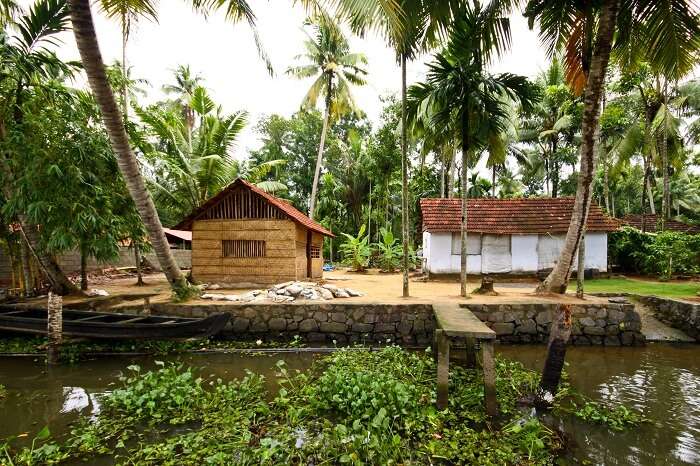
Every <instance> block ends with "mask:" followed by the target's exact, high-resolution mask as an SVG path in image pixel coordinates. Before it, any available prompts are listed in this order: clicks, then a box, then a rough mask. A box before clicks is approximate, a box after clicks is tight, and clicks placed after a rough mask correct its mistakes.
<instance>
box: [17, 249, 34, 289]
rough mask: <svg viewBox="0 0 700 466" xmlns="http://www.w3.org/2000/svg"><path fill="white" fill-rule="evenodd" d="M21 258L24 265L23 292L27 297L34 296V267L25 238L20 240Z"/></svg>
mask: <svg viewBox="0 0 700 466" xmlns="http://www.w3.org/2000/svg"><path fill="white" fill-rule="evenodd" d="M19 243H20V248H19V257H20V261H21V265H22V282H23V288H24V289H23V292H24V296H25V297H29V296H33V295H34V281H33V280H32V266H31V264H30V263H29V261H30V260H31V257H30V255H29V247H28V246H27V242H26V241H24V238H22V237H20V239H19Z"/></svg>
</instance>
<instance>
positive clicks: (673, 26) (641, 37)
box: [525, 0, 700, 362]
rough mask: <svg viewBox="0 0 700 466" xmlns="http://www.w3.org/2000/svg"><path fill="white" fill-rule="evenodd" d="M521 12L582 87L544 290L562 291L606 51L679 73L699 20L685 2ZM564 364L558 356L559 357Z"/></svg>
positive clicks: (589, 170) (579, 233) (616, 2)
mask: <svg viewBox="0 0 700 466" xmlns="http://www.w3.org/2000/svg"><path fill="white" fill-rule="evenodd" d="M525 15H526V16H527V17H528V19H529V22H530V26H531V27H532V26H533V25H534V23H535V21H537V22H538V23H539V26H540V32H539V35H540V38H541V40H542V42H543V43H544V45H545V47H546V48H547V50H548V52H549V54H550V55H552V56H553V55H554V54H555V53H557V52H558V51H559V50H562V49H564V50H565V60H564V61H565V68H566V77H567V82H568V83H569V84H570V85H572V87H573V88H574V89H575V90H577V91H579V92H582V93H583V101H584V108H583V118H582V125H581V146H580V168H579V176H578V179H577V188H576V198H575V201H574V208H573V212H572V215H571V222H570V224H569V229H568V231H567V235H566V238H565V240H564V245H563V247H562V250H561V253H560V255H559V259H558V260H557V262H556V264H555V266H554V268H553V270H552V272H551V273H550V274H549V276H548V277H547V278H546V279H545V280H544V281H543V282H542V283H541V284H540V285H539V286H538V288H537V291H538V292H541V293H547V292H554V293H564V292H565V291H566V286H567V283H568V280H569V276H570V273H571V268H572V265H573V260H574V257H575V254H576V251H577V250H578V246H579V243H580V241H581V238H582V237H583V230H584V227H585V224H586V220H587V217H588V210H589V207H590V205H591V202H592V191H593V190H592V183H593V174H594V171H595V154H596V151H597V143H598V136H597V134H598V129H599V128H598V126H599V125H598V120H599V116H600V104H601V101H602V96H603V88H604V86H603V85H604V83H605V76H606V73H607V70H608V63H609V61H610V56H611V51H613V48H614V51H615V54H616V59H617V60H618V61H619V62H620V63H621V64H622V66H625V65H626V64H628V63H631V62H633V61H634V60H635V59H637V58H638V57H639V56H644V57H646V58H647V59H648V61H649V62H650V63H651V64H652V68H654V69H655V70H657V71H658V72H659V74H662V75H664V76H667V77H669V78H672V79H678V78H679V77H680V76H683V75H684V74H685V73H687V72H688V70H690V69H692V67H693V66H694V64H695V62H696V57H697V51H698V49H699V48H700V25H699V24H698V14H697V11H695V7H693V6H692V5H691V2H688V1H687V0H669V1H664V2H650V1H647V0H607V1H603V2H599V3H596V2H560V1H557V0H530V1H529V2H528V5H527V7H526V12H525ZM562 362H563V360H562Z"/></svg>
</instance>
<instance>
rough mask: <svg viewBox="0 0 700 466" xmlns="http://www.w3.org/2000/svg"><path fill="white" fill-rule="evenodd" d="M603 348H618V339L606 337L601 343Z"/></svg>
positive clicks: (611, 336) (610, 336)
mask: <svg viewBox="0 0 700 466" xmlns="http://www.w3.org/2000/svg"><path fill="white" fill-rule="evenodd" d="M603 343H604V344H605V346H620V339H619V338H618V337H617V336H613V335H608V336H606V337H605V340H604V341H603Z"/></svg>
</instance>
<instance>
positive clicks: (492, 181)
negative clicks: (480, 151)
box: [491, 165, 496, 198]
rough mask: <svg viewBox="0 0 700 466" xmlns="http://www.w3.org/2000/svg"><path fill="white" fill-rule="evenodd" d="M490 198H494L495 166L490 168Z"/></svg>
mask: <svg viewBox="0 0 700 466" xmlns="http://www.w3.org/2000/svg"><path fill="white" fill-rule="evenodd" d="M491 197H494V198H495V197H496V165H494V166H493V167H491Z"/></svg>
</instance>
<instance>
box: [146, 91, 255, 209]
mask: <svg viewBox="0 0 700 466" xmlns="http://www.w3.org/2000/svg"><path fill="white" fill-rule="evenodd" d="M186 105H187V107H188V108H190V109H192V116H193V118H194V120H195V121H196V122H197V123H196V126H195V127H194V129H193V130H190V128H189V120H188V115H186V114H183V113H182V112H180V111H179V110H178V109H172V108H167V107H166V106H163V105H155V106H152V107H149V108H146V109H143V108H138V107H137V108H136V114H137V115H138V117H139V118H140V120H141V121H142V122H143V123H144V124H145V130H146V134H147V136H146V137H145V138H139V139H140V141H139V142H140V144H139V145H140V147H139V149H140V150H141V151H142V152H143V153H144V155H145V157H146V158H147V159H148V160H149V161H150V162H151V165H152V171H153V173H154V176H152V177H151V178H150V179H149V182H150V184H151V186H152V187H153V189H154V197H155V198H156V200H158V201H159V202H158V204H159V205H163V206H168V212H169V213H170V215H168V217H169V218H171V219H179V218H181V217H184V216H186V215H187V214H188V213H190V212H192V211H193V210H195V209H196V208H198V207H199V206H201V205H202V204H203V203H204V202H206V201H207V200H208V199H209V198H210V197H211V196H213V195H215V194H217V193H218V192H219V191H221V189H223V187H225V186H226V185H227V184H229V183H230V182H232V181H233V180H235V177H236V171H237V166H236V164H235V160H234V159H233V157H232V156H231V151H232V149H233V146H234V145H235V142H236V140H237V139H238V137H239V136H240V133H241V131H242V130H243V128H244V127H245V123H246V119H247V114H246V113H245V112H235V113H233V114H231V115H224V114H222V112H221V108H220V107H217V106H216V104H215V103H214V101H213V100H212V99H211V98H210V97H209V95H208V94H207V92H206V90H205V89H204V88H203V87H201V86H200V87H196V88H195V89H194V90H193V91H192V97H191V98H190V99H189V101H188V102H187V104H186Z"/></svg>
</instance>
